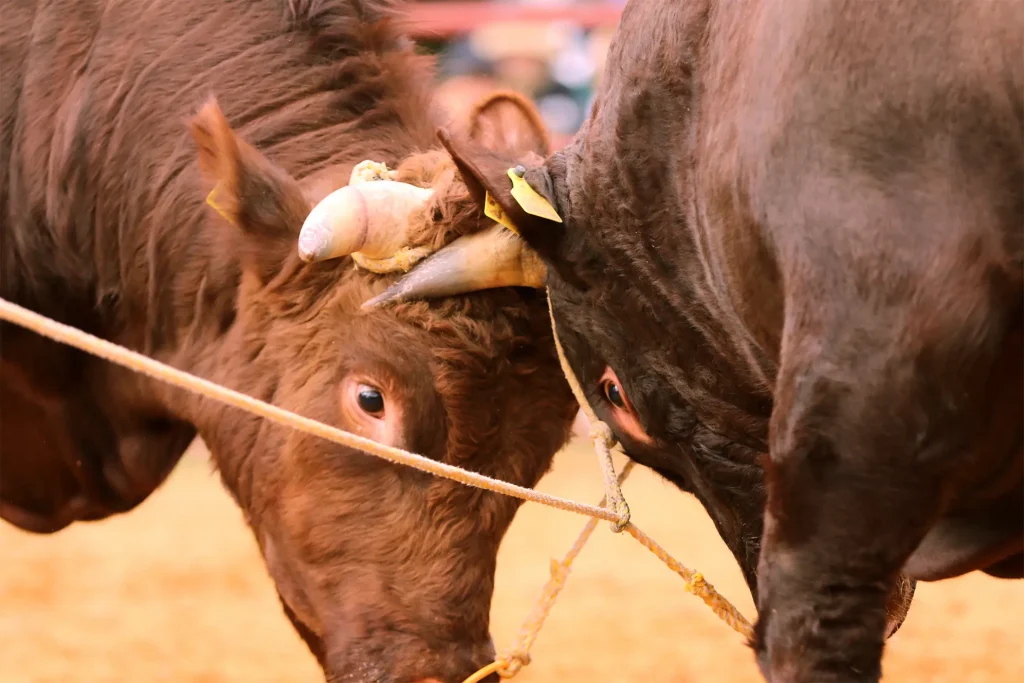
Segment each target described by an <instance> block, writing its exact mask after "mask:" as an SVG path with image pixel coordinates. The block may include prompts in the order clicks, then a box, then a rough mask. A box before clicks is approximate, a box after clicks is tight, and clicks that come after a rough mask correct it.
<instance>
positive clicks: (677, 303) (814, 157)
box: [381, 0, 1024, 683]
mask: <svg viewBox="0 0 1024 683" xmlns="http://www.w3.org/2000/svg"><path fill="white" fill-rule="evenodd" d="M1022 55H1024V4H1022V3H1020V2H971V1H969V0H958V1H952V2H944V3H935V2H932V1H931V0H900V1H895V0H893V1H890V2H862V1H860V0H759V1H751V2H728V1H725V0H722V1H721V2H712V1H709V0H694V1H691V2H679V1H677V0H634V1H633V2H632V3H631V4H630V5H629V6H628V7H627V8H626V10H625V13H624V15H623V19H622V23H621V26H620V27H619V32H618V36H617V38H616V40H615V43H614V46H613V47H612V50H611V54H610V56H609V61H608V64H607V71H606V74H605V81H604V83H603V87H602V89H601V92H600V94H599V96H598V98H597V101H596V103H595V105H594V108H593V110H592V112H591V116H590V118H589V120H588V122H587V123H586V125H585V126H584V127H583V129H582V130H581V131H580V133H579V134H578V135H577V136H576V138H575V140H574V141H573V143H572V144H571V145H570V146H569V147H568V148H567V149H565V150H564V151H563V152H560V153H558V154H555V155H554V156H552V157H551V158H549V159H548V160H547V161H546V162H545V163H544V164H543V165H540V166H534V167H531V168H529V169H528V170H526V172H525V179H526V180H527V181H528V182H529V184H530V185H531V186H532V187H533V188H535V189H536V190H537V191H539V192H540V193H541V194H543V195H544V196H545V197H546V198H547V200H548V201H549V202H550V203H551V204H552V205H553V206H554V208H555V209H557V211H558V214H559V215H560V217H561V219H562V220H563V221H564V222H557V221H555V220H548V219H544V218H541V217H538V216H536V215H531V214H528V213H526V212H525V211H524V210H523V209H522V208H521V206H520V205H519V203H518V201H517V200H516V199H515V198H514V197H512V196H510V187H511V182H510V179H509V178H508V177H507V176H506V171H507V168H506V167H505V166H503V165H502V163H501V160H500V159H494V158H493V156H492V155H490V154H488V153H486V152H485V151H481V150H479V149H477V148H476V147H475V146H474V145H473V144H472V143H470V142H466V141H464V140H459V139H449V142H448V146H449V147H450V149H451V150H452V151H453V154H454V155H455V157H456V158H457V159H458V163H459V167H460V170H461V171H462V173H463V175H464V177H466V178H467V181H468V182H469V183H470V185H471V187H473V188H474V191H475V194H476V196H477V198H478V201H482V200H483V196H484V192H485V191H488V192H490V194H491V195H492V196H493V197H494V199H495V200H496V201H497V203H498V204H499V205H500V206H501V207H502V208H503V209H504V210H505V211H506V212H507V213H508V214H509V216H510V218H511V220H512V221H513V223H514V224H515V225H516V227H517V228H518V230H519V232H520V233H521V234H522V236H523V238H525V241H526V242H527V243H528V244H529V246H530V247H532V248H533V249H534V250H535V251H536V253H538V254H539V255H540V256H541V258H542V259H543V261H544V262H545V263H546V265H547V267H548V275H547V285H548V287H549V288H550V291H551V295H552V298H553V301H554V313H555V319H556V323H557V327H558V331H559V333H560V335H561V337H562V340H563V343H564V344H565V346H566V351H567V353H568V356H569V359H570V362H571V364H572V367H573V369H574V370H575V372H576V373H577V374H578V375H579V377H580V379H581V381H582V382H583V384H584V386H585V387H586V390H587V391H589V394H590V400H591V401H592V402H593V403H594V405H595V406H596V407H597V411H598V413H599V415H600V416H601V417H602V418H603V419H604V420H606V421H607V422H608V423H609V424H610V425H611V426H612V427H613V428H614V430H615V432H616V434H617V435H618V437H619V439H620V440H621V441H622V442H623V444H624V445H625V448H626V450H627V451H628V453H629V454H630V455H631V456H632V457H633V458H635V459H636V460H637V461H639V462H641V463H643V464H645V465H648V466H650V467H652V468H653V469H655V470H657V471H658V472H660V473H661V474H663V475H664V476H666V477H667V478H668V479H670V480H672V481H673V482H675V483H676V484H677V485H678V486H680V487H681V488H682V489H685V490H687V491H690V492H692V493H694V494H695V495H696V496H697V497H698V498H699V499H700V500H701V502H702V503H703V504H704V506H705V508H706V509H707V510H708V512H709V513H710V515H711V517H712V518H713V519H714V521H715V524H716V525H717V527H718V529H719V532H720V533H721V535H722V537H723V538H724V540H725V542H726V543H727V544H728V546H729V547H730V548H731V550H732V552H733V553H734V555H735V556H736V558H737V560H738V561H739V563H740V565H741V566H742V568H743V571H744V573H745V575H746V577H747V582H748V584H749V585H750V587H751V590H752V591H754V594H755V596H756V598H757V603H758V610H759V614H760V620H759V622H758V627H757V637H756V638H755V642H754V647H755V648H756V650H757V652H758V655H759V660H760V664H761V667H762V671H763V672H764V674H765V676H766V677H768V678H769V679H770V680H772V681H777V682H781V681H809V682H810V681H813V682H814V683H818V682H819V681H874V680H877V679H878V677H879V675H880V660H881V653H882V648H883V643H884V640H885V634H886V633H890V634H891V633H892V632H893V629H894V628H895V627H897V626H898V625H899V623H900V621H902V619H903V616H904V614H905V612H906V609H907V607H908V606H909V599H910V596H911V594H912V585H913V584H912V580H915V579H916V580H938V579H942V578H946V577H951V576H957V575H959V574H963V573H965V572H969V571H972V570H983V571H987V572H988V573H990V574H993V575H996V576H1015V577H1020V576H1021V575H1022V570H1024V555H1022V549H1024V548H1022V545H1024V497H1022V484H1024V462H1022V455H1024V451H1022V448H1024V446H1022V415H1024V398H1022V393H1024V382H1022V355H1024V348H1022V333H1024V295H1022V290H1024V275H1022V236H1024V58H1022ZM513 247H514V248H515V249H521V244H520V245H513ZM473 248H474V249H476V248H479V247H476V246H474V247H473ZM464 249H465V246H464V244H463V243H456V244H454V245H452V246H451V247H449V249H448V250H446V251H444V252H441V253H439V254H437V255H435V256H434V257H433V258H432V260H431V261H429V262H426V263H424V264H423V265H421V266H419V267H418V268H417V269H416V270H415V271H413V274H412V275H410V276H409V277H408V278H407V279H405V280H404V281H403V282H402V284H400V285H397V286H396V287H395V288H394V289H393V290H392V291H390V292H389V293H387V294H386V295H385V296H383V297H382V298H381V300H387V299H391V298H396V299H401V298H405V299H411V298H414V297H416V296H429V295H431V294H433V293H435V292H443V293H446V294H451V293H453V292H458V291H465V290H466V288H467V286H472V285H473V283H474V282H477V281H479V280H481V279H482V278H481V276H480V273H479V271H480V270H486V268H487V265H486V264H480V263H473V264H471V266H470V267H468V268H460V269H456V270H455V274H456V278H455V279H457V280H458V282H459V283H460V284H461V285H463V286H459V287H455V286H450V283H451V282H452V281H453V278H452V276H451V271H448V272H447V273H446V272H445V269H444V268H439V267H438V266H439V265H440V266H443V265H444V264H446V263H447V264H452V263H458V262H459V259H458V258H457V255H458V254H459V253H460V252H462V251H464ZM535 279H536V276H535V275H532V274H531V275H530V277H523V278H521V281H522V282H524V283H525V282H528V281H530V280H535ZM763 468H764V469H763ZM765 510H766V512H765ZM901 572H902V576H901ZM887 602H888V617H889V618H888V622H889V624H888V629H887V627H886V621H887V619H886V616H887Z"/></svg>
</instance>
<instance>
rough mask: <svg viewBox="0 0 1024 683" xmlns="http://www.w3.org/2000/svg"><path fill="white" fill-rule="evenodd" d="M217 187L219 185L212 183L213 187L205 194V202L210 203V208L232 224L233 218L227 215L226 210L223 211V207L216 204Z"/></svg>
mask: <svg viewBox="0 0 1024 683" xmlns="http://www.w3.org/2000/svg"><path fill="white" fill-rule="evenodd" d="M218 187H220V186H219V185H214V187H213V189H212V190H210V194H208V195H206V203H207V204H209V205H210V208H212V209H213V210H214V211H216V212H217V213H219V214H220V215H221V217H222V218H223V219H224V220H226V221H227V222H228V223H231V224H232V225H234V223H235V219H234V218H232V217H231V216H229V215H228V214H227V212H226V211H224V209H222V208H220V206H218V205H217V199H216V197H215V195H216V194H217V188H218Z"/></svg>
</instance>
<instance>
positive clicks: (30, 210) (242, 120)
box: [0, 0, 575, 683]
mask: <svg viewBox="0 0 1024 683" xmlns="http://www.w3.org/2000/svg"><path fill="white" fill-rule="evenodd" d="M3 14H4V16H3V22H0V69H2V78H0V107H2V108H0V161H2V163H0V220H2V229H0V238H2V244H0V267H2V280H0V295H2V296H3V297H4V298H7V299H9V300H12V301H15V302H17V303H20V304H22V305H25V306H28V307H30V308H32V309H34V310H36V311H39V312H40V313H43V314H45V315H48V316H52V317H54V318H56V319H58V320H61V321H63V322H66V323H70V324H73V325H75V326H77V327H79V328H81V329H84V330H86V331H89V332H92V333H95V334H98V335H100V336H103V337H105V338H107V339H111V340H113V341H115V342H117V343H120V344H124V345H126V346H128V347H130V348H134V349H138V350H140V351H143V352H145V353H147V354H149V355H151V356H153V357H155V358H157V359H160V360H163V361H166V362H169V363H171V364H173V365H175V366H177V367H180V368H183V369H186V370H189V371H191V372H194V373H196V374H198V375H200V376H203V377H207V378H209V379H211V380H214V381H217V382H220V383H222V384H224V385H226V386H229V387H232V388H234V389H238V390H241V391H244V392H246V393H249V394H251V395H253V396H256V397H258V398H260V399H263V400H266V401H270V402H272V403H274V404H276V405H280V406H282V407H285V408H289V409H292V410H295V411H296V412H299V413H301V414H303V415H306V416H309V417H312V418H315V419H319V420H322V421H324V422H327V423H329V424H336V425H338V426H340V427H342V428H346V429H355V430H358V429H359V428H361V427H362V426H364V425H365V424H367V423H369V424H378V423H373V422H367V421H365V420H364V419H363V417H365V416H362V417H361V416H358V415H357V416H356V417H355V418H353V417H352V415H351V414H350V413H349V412H346V411H345V410H342V409H341V408H340V407H339V406H341V405H343V404H344V405H347V404H345V400H346V396H347V395H343V392H344V391H346V389H345V387H348V386H350V384H351V382H353V381H355V380H358V381H359V382H363V383H366V384H372V385H373V386H375V387H377V388H378V389H380V390H381V392H382V393H383V395H384V396H385V397H386V399H387V400H388V402H389V403H388V412H386V413H385V417H386V418H387V419H389V420H390V421H388V422H383V423H381V424H386V425H387V429H388V430H389V431H387V435H388V439H390V440H391V441H390V442H391V443H393V444H394V445H398V446H401V447H404V448H408V449H410V450H413V451H417V452H420V453H423V454H425V455H428V456H430V457H434V458H437V459H441V460H444V461H445V462H449V463H452V464H456V465H459V466H462V467H466V468H469V469H472V470H475V471H479V472H484V473H486V474H488V475H491V476H494V477H497V478H500V479H504V480H507V481H512V482H516V483H518V484H521V485H524V486H533V485H534V484H535V483H536V482H537V481H538V479H539V478H540V477H541V476H542V475H543V473H544V472H545V471H546V470H547V468H548V466H549V464H550V462H551V458H552V456H553V454H554V453H555V451H556V450H557V449H558V448H560V447H561V446H562V445H563V444H564V442H565V441H566V440H567V438H568V434H569V429H570V425H571V422H572V418H573V415H574V413H575V405H574V401H573V400H572V397H571V394H570V392H569V390H568V387H567V386H566V384H565V381H564V379H563V378H562V377H561V374H560V372H559V369H558V364H557V360H556V358H555V356H554V352H553V345H552V342H551V335H550V327H549V325H548V321H547V313H546V307H545V303H544V299H543V297H541V296H538V295H537V294H536V293H534V292H531V291H523V290H513V289H503V290H495V291H493V292H488V293H482V294H474V295H469V296H463V297H457V298H453V299H449V300H445V301H440V302H434V303H431V304H426V303H410V304H406V305H403V306H401V307H396V308H393V309H391V310H388V311H374V312H370V313H365V312H362V311H360V310H359V306H360V304H361V303H362V302H363V301H365V300H366V299H367V298H369V297H371V296H373V295H374V294H375V293H377V292H379V291H381V290H382V289H383V288H384V287H385V286H386V285H387V284H388V283H389V282H390V281H391V280H392V279H393V278H390V277H380V276H372V275H368V274H367V273H364V272H361V271H358V270H356V269H355V268H354V266H353V263H352V261H351V260H350V259H347V258H345V259H339V260H335V261H329V262H324V263H316V264H304V263H302V262H301V261H300V260H299V258H298V256H297V250H296V240H297V236H298V231H299V228H300V226H301V225H302V221H303V220H304V218H305V216H306V214H307V213H308V211H309V210H310V208H311V207H312V206H313V204H314V203H315V202H316V201H318V200H319V199H321V198H323V197H324V196H325V195H326V194H327V193H328V192H330V191H331V190H334V189H336V188H337V187H340V186H341V185H343V184H344V183H346V182H347V180H348V176H349V173H350V171H351V168H352V167H353V165H354V164H356V163H358V162H360V161H362V160H364V159H372V160H374V161H381V162H385V163H387V164H388V165H389V166H391V167H392V168H397V170H398V176H399V177H398V179H399V180H401V181H403V182H409V183H413V184H416V185H420V186H424V187H428V186H429V187H433V188H435V189H436V190H437V193H436V199H435V200H434V202H433V203H432V204H431V206H430V207H429V210H428V211H427V213H426V215H425V216H424V221H423V227H422V230H421V231H419V232H418V233H417V234H416V235H414V239H413V243H414V245H429V246H431V247H435V248H436V247H438V246H441V245H442V244H445V243H447V242H450V241H451V240H452V239H454V238H455V237H457V236H459V235H461V234H466V233H470V232H473V231H476V230H480V229H482V228H484V227H486V226H487V225H488V223H489V221H487V219H485V218H484V217H483V215H482V214H481V212H480V210H479V208H478V207H477V206H476V205H475V204H474V203H473V202H472V201H471V200H470V195H469V193H468V192H467V189H466V187H465V185H464V184H463V183H462V182H461V180H460V179H459V178H458V176H457V173H456V169H455V166H454V165H453V163H452V162H451V160H450V158H449V157H448V156H447V154H446V153H445V152H444V151H443V150H441V149H439V148H437V143H436V139H435V136H434V135H435V130H436V127H437V125H438V124H439V123H441V122H442V120H441V118H440V116H439V115H438V114H436V113H435V109H434V107H433V102H432V98H431V93H430V88H429V83H430V81H431V79H432V71H431V66H430V63H429V60H427V59H425V58H422V57H419V56H416V55H415V54H414V53H413V50H412V47H411V46H410V45H409V44H408V41H407V40H406V39H405V38H404V37H403V35H402V34H401V32H400V31H399V24H398V23H397V22H396V21H395V16H394V15H395V12H394V9H393V7H392V3H390V2H371V1H362V0H348V1H341V0H337V1H328V0H323V1H316V2H314V1H310V2H300V1H298V0H293V1H291V2H284V1H283V0H255V1H253V0H244V1H243V0H217V1H214V2H209V1H206V0H204V1H201V2H199V1H195V2H193V1H188V2H177V1H175V2H170V1H163V0H158V1H157V2H155V3H153V2H150V3H142V4H140V3H131V2H130V3H111V2H105V1H103V0H95V1H93V0H78V1H76V2H74V3H58V4H53V3H42V2H39V3H16V4H14V5H12V6H9V7H5V9H4V12H3ZM214 97H215V98H216V99H212V98H214ZM502 101H503V102H506V103H513V104H512V106H513V109H514V111H513V115H512V116H509V112H508V110H506V109H503V110H502V111H503V114H502V122H501V126H498V127H496V126H492V125H489V124H487V125H485V122H484V121H482V120H481V119H482V118H486V117H487V116H488V114H486V113H484V112H480V113H478V115H477V116H476V117H475V120H476V122H477V124H478V125H479V126H483V128H484V129H486V130H487V131H488V135H486V136H479V138H480V141H481V142H482V143H483V144H487V145H489V146H490V147H491V148H492V149H493V150H494V152H495V154H497V155H504V156H505V157H506V158H507V163H508V164H509V165H512V164H514V163H517V162H518V161H519V159H520V157H523V156H524V154H525V153H526V152H529V153H531V154H533V155H544V154H546V153H547V152H548V147H547V137H546V133H545V132H544V131H543V129H542V127H540V125H539V120H538V118H537V116H536V113H535V112H534V111H533V110H532V108H531V107H530V106H529V104H528V103H526V102H525V101H523V100H521V99H520V100H515V101H513V100H512V99H509V98H505V99H503V100H502ZM204 103H205V104H204ZM196 112H198V113H196ZM516 112H518V115H516ZM485 137H486V139H483V138H485ZM523 144H525V147H523ZM214 188H216V189H215V192H214V195H213V197H212V199H213V201H214V203H215V204H216V205H217V206H218V208H219V209H220V210H221V211H222V212H223V215H221V214H218V213H217V212H215V211H214V210H213V209H211V208H210V207H209V206H207V205H206V203H205V199H206V197H207V195H208V193H209V192H210V191H211V190H212V189H214ZM0 331H2V335H3V337H2V342H3V345H2V349H0V378H2V382H0V410H2V425H0V430H2V431H0V437H2V439H0V515H2V516H3V517H4V518H5V519H7V520H8V521H10V522H12V523H14V524H16V525H18V526H21V527H23V528H25V529H28V530H31V531H35V532H40V533H49V532H54V531H57V530H59V529H61V528H63V527H65V526H66V525H68V524H71V523H73V522H75V521H79V520H90V519H102V518H104V517H106V516H108V515H111V514H114V513H118V512H124V511H127V510H129V509H131V508H133V507H134V506H136V505H138V504H139V503H140V502H142V501H143V500H145V498H146V497H147V496H148V495H149V494H150V493H151V492H152V491H153V490H154V489H155V488H156V487H157V486H159V485H160V483H161V482H162V481H163V480H164V478H165V477H166V476H167V474H168V473H169V472H170V471H171V469H172V468H173V467H174V465H175V463H176V462H177V460H178V458H179V457H180V456H181V454H182V452H183V451H184V449H185V448H186V446H187V445H188V444H189V442H190V441H191V440H192V439H193V437H194V436H195V435H196V434H197V433H198V434H199V435H200V436H201V437H202V438H203V439H204V441H205V442H206V443H207V445H208V446H209V448H210V450H211V452H212V454H213V458H214V461H215V462H216V464H217V467H218V469H219V471H220V474H221V477H222V478H223V481H224V483H225V485H226V487H227V489H228V490H229V491H230V492H231V494H232V495H233V496H234V498H235V500H237V502H238V504H239V505H240V507H241V508H242V510H243V512H244V513H245V516H246V519H247V521H248V523H249V524H250V526H251V527H252V528H253V531H254V533H255V534H256V538H257V540H258V542H259V544H260V547H261V549H262V551H263V554H264V557H265V558H266V561H267V565H268V568H269V570H270V572H271V574H272V576H273V578H274V580H275V582H276V584H277V587H278V590H279V592H280V594H281V596H282V602H283V603H284V608H285V611H286V612H287V614H288V615H289V617H290V618H291V619H292V621H293V622H294V623H295V625H296V627H297V628H298V629H299V631H300V633H302V635H303V637H304V638H305V639H306V640H307V642H308V643H309V645H310V647H311V649H312V651H313V652H314V654H315V655H316V656H317V657H318V658H319V660H320V662H321V664H322V665H323V666H324V669H325V672H326V674H327V675H328V677H329V678H331V679H332V680H338V681H342V680H345V681H348V680H352V681H363V680H380V681H391V682H394V683H401V682H408V681H413V680H417V679H419V678H422V677H430V676H434V677H438V678H440V679H442V680H454V679H460V678H461V677H464V676H466V675H468V673H470V672H472V671H473V670H475V668H476V667H478V666H480V665H481V664H482V663H484V662H486V661H487V660H488V658H489V657H490V656H491V655H492V652H493V651H492V647H491V644H490V642H489V637H488V633H487V630H488V613H489V604H490V595H491V591H492V584H493V578H494V564H495V558H496V553H497V547H498V544H499V542H500V540H501V537H502V535H503V534H504V532H505V530H506V529H507V528H508V525H509V523H510V522H511V519H512V516H513V514H514V512H515V510H516V508H517V506H518V502H517V501H515V500H513V499H510V498H506V497H503V496H498V495H495V494H491V493H487V492H483V491H479V490H476V489H470V488H466V487H463V486H460V485H458V484H455V483H453V482H449V481H447V480H441V479H436V478H433V477H430V476H427V475H424V474H422V473H419V472H415V471H411V470H408V469H404V468H398V467H394V466H392V465H389V464H387V463H384V462H382V461H378V460H376V459H374V458H372V457H370V456H366V455H363V454H360V453H358V452H349V451H346V450H345V449H342V448H339V447H336V446H333V445H331V444H328V443H325V442H322V441H319V440H317V439H314V438H312V437H308V436H304V435H301V434H297V433H293V432H290V431H288V430H285V429H282V428H279V427H276V426H272V425H270V424H267V423H265V422H263V421H261V420H259V419H258V418H255V417H253V416H251V415H248V414H244V413H241V412H239V411H236V410H234V409H228V408H225V407H223V406H222V405H220V404H217V403H213V402H208V401H205V400H201V399H199V398H197V397H195V396H191V395H187V394H184V393H182V392H180V391H178V390H173V389H170V388H168V387H166V386H162V385H159V384H157V383H154V382H152V381H150V380H148V379H145V378H143V377H140V376H136V375H133V374H131V373H128V372H127V371H124V370H121V369H119V368H117V367H114V366H111V365H109V364H107V363H104V362H102V361H99V360H95V359H92V358H88V357H85V356H83V355H82V354H80V353H78V352H76V351H73V350H70V349H68V348H64V347H60V346H57V345H55V344H51V343H49V342H46V341H44V340H42V339H39V338H37V337H35V336H33V335H31V334H29V333H27V332H24V331H22V330H20V329H17V328H13V327H10V326H6V325H5V326H3V328H2V330H0ZM353 419H354V420H355V421H354V422H353Z"/></svg>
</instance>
